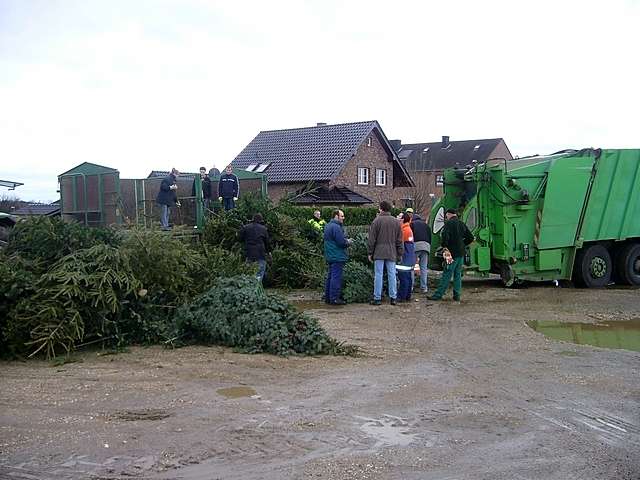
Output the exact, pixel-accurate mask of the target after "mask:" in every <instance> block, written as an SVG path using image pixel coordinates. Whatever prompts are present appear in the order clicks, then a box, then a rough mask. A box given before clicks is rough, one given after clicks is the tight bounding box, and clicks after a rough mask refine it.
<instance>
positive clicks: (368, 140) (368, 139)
mask: <svg viewBox="0 0 640 480" xmlns="http://www.w3.org/2000/svg"><path fill="white" fill-rule="evenodd" d="M370 146H371V137H367V147H370Z"/></svg>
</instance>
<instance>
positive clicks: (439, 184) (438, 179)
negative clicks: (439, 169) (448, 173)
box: [436, 175, 444, 187]
mask: <svg viewBox="0 0 640 480" xmlns="http://www.w3.org/2000/svg"><path fill="white" fill-rule="evenodd" d="M443 185H444V175H436V187H442V186H443Z"/></svg>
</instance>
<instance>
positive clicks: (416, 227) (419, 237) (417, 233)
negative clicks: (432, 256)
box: [411, 213, 431, 293]
mask: <svg viewBox="0 0 640 480" xmlns="http://www.w3.org/2000/svg"><path fill="white" fill-rule="evenodd" d="M411 230H413V241H414V246H415V251H416V259H417V260H418V263H419V264H420V291H421V292H422V293H427V289H428V286H427V270H428V268H429V267H428V262H429V252H430V251H431V228H430V227H429V225H427V223H426V222H425V221H424V220H423V219H422V217H421V216H420V215H417V214H415V213H414V214H413V218H412V222H411Z"/></svg>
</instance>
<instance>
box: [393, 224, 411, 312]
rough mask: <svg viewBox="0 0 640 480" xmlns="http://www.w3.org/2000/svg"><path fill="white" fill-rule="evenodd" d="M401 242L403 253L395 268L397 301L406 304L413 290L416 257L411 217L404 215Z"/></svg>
mask: <svg viewBox="0 0 640 480" xmlns="http://www.w3.org/2000/svg"><path fill="white" fill-rule="evenodd" d="M401 227H402V242H403V247H404V252H403V253H402V260H401V261H400V264H399V265H398V266H397V267H396V270H397V271H398V280H399V283H400V286H399V287H398V300H399V301H401V302H408V301H409V300H411V290H412V288H413V270H414V268H415V265H416V255H415V250H414V243H413V230H412V229H411V215H409V214H408V213H405V214H404V216H403V218H402V224H401Z"/></svg>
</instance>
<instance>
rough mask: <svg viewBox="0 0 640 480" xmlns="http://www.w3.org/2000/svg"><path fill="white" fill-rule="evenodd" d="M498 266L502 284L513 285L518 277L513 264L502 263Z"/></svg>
mask: <svg viewBox="0 0 640 480" xmlns="http://www.w3.org/2000/svg"><path fill="white" fill-rule="evenodd" d="M498 268H499V269H500V280H502V285H504V286H505V287H512V286H513V284H514V283H515V281H516V279H515V275H514V274H513V269H512V268H511V265H509V264H506V263H501V264H500V265H499V266H498Z"/></svg>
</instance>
